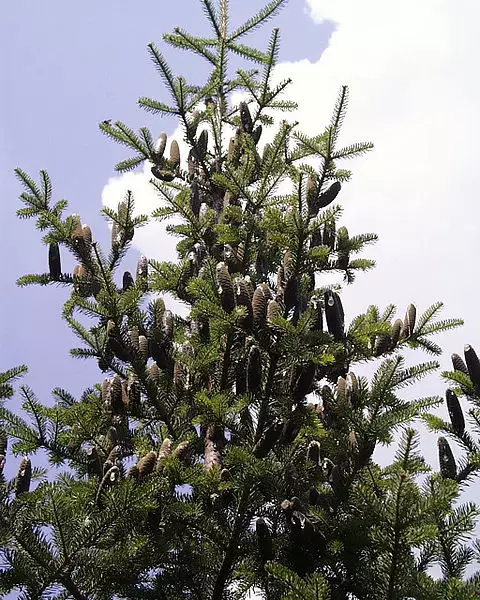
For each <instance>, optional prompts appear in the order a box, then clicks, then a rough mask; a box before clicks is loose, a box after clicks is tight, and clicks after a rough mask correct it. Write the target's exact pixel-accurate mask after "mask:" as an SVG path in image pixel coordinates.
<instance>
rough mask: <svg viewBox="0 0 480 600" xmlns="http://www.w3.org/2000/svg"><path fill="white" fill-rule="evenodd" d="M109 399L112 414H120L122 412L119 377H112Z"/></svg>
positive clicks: (120, 381)
mask: <svg viewBox="0 0 480 600" xmlns="http://www.w3.org/2000/svg"><path fill="white" fill-rule="evenodd" d="M110 399H111V403H112V410H113V413H114V414H117V415H119V414H122V413H123V410H124V406H123V395H122V380H121V379H120V376H119V375H114V376H113V378H112V382H111V388H110Z"/></svg>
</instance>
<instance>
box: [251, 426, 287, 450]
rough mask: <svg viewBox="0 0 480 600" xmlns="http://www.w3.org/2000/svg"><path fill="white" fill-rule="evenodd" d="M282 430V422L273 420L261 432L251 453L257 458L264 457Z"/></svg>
mask: <svg viewBox="0 0 480 600" xmlns="http://www.w3.org/2000/svg"><path fill="white" fill-rule="evenodd" d="M282 430H283V424H282V423H280V422H275V423H273V424H272V425H270V427H267V429H266V430H265V431H264V432H263V434H262V436H261V438H260V439H259V440H258V442H257V443H256V444H255V446H254V448H253V455H254V456H256V457H257V458H265V457H266V456H267V454H268V453H269V452H270V450H272V448H273V447H274V446H275V444H276V443H277V441H278V438H279V437H280V434H281V433H282Z"/></svg>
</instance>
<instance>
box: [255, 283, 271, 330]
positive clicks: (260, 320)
mask: <svg viewBox="0 0 480 600" xmlns="http://www.w3.org/2000/svg"><path fill="white" fill-rule="evenodd" d="M270 297H271V294H270V290H269V288H268V286H267V285H266V284H261V285H259V286H258V287H257V288H256V290H255V291H254V292H253V300H252V308H253V323H254V324H255V325H256V326H257V327H262V326H263V325H264V324H265V321H266V319H267V304H268V301H269V299H270Z"/></svg>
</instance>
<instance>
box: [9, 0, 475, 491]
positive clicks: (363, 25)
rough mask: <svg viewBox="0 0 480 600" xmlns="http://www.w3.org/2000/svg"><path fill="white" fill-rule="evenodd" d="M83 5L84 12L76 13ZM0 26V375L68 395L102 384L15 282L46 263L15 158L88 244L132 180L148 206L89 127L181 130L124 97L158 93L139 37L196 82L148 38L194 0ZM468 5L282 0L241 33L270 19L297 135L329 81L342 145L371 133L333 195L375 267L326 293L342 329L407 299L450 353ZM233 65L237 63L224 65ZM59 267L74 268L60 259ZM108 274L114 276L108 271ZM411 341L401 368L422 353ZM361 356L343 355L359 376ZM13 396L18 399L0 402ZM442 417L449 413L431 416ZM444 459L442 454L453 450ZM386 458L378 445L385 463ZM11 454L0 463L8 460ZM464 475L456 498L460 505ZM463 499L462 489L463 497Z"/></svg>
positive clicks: (47, 298)
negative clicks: (340, 113)
mask: <svg viewBox="0 0 480 600" xmlns="http://www.w3.org/2000/svg"><path fill="white" fill-rule="evenodd" d="M258 6H259V3H258V2H257V0H248V1H245V0H242V1H240V0H232V1H231V9H232V13H233V14H232V22H233V23H238V22H239V21H241V20H242V18H245V17H246V16H248V15H250V14H251V13H252V11H253V10H254V9H255V8H257V7H258ZM86 7H88V10H85V8H86ZM0 10H1V13H0V14H1V19H0V51H1V53H2V56H3V57H6V56H8V59H4V60H3V61H2V62H1V64H0V77H1V81H2V82H3V83H4V86H3V89H4V90H8V93H4V94H2V95H1V97H0V173H1V176H0V194H1V202H0V218H1V222H2V224H3V236H2V240H1V242H0V243H1V244H2V254H3V256H4V257H5V258H4V263H3V273H2V283H1V291H2V294H1V300H0V339H1V344H0V369H1V370H4V369H6V368H8V367H10V366H12V365H16V364H21V363H26V364H28V366H29V369H30V372H29V375H28V376H27V377H25V383H28V384H29V385H31V386H32V387H33V388H34V390H35V392H36V393H37V395H38V397H39V399H40V400H42V401H45V402H50V390H51V389H52V388H53V387H56V386H58V387H63V388H66V389H68V390H70V391H72V392H73V393H74V394H77V395H78V394H80V393H81V391H82V390H83V389H84V388H86V387H88V386H90V385H92V383H94V382H97V381H100V380H101V379H100V377H99V372H98V370H97V368H96V364H95V362H94V361H92V362H83V361H79V360H75V359H73V358H70V357H69V355H68V351H69V348H71V347H72V346H76V345H78V344H77V341H76V340H75V338H74V337H73V335H72V334H71V333H70V332H69V330H68V329H67V327H66V326H65V325H64V324H63V323H61V322H60V321H59V318H58V316H59V313H60V311H61V307H62V305H63V302H64V301H65V300H66V299H67V297H68V292H67V291H66V290H63V289H61V288H58V289H57V288H54V287H48V288H36V287H31V288H23V289H20V288H16V287H15V280H16V278H17V277H19V276H20V275H22V274H24V273H37V272H44V271H46V270H47V250H46V248H44V247H42V245H41V243H40V234H39V232H38V231H36V230H35V228H34V226H33V223H30V222H23V221H19V220H18V219H17V218H16V216H15V210H16V209H17V208H19V207H20V202H19V200H18V199H17V197H18V195H19V193H20V191H21V189H20V186H19V184H18V182H17V181H16V180H15V178H14V176H13V173H12V171H13V169H14V168H15V167H17V166H21V167H22V168H23V169H24V170H26V171H27V172H29V173H30V174H32V175H34V176H35V174H36V173H38V171H39V170H40V169H47V170H48V172H49V173H50V175H51V178H52V181H53V185H54V195H55V198H56V199H60V198H66V199H68V200H69V202H70V211H71V212H72V213H73V212H77V213H80V215H81V218H82V221H83V222H87V223H89V224H90V226H91V227H92V230H93V233H94V237H95V238H96V239H97V240H98V241H99V242H100V243H101V244H103V245H105V246H106V244H108V241H109V231H108V227H107V225H106V223H105V222H104V221H103V220H102V219H101V217H99V214H98V213H99V210H100V209H101V207H102V204H106V205H112V204H116V203H117V202H118V200H120V199H121V198H122V197H123V195H124V192H125V190H126V189H132V190H133V192H134V194H135V198H136V202H137V207H138V209H139V212H146V211H148V210H151V209H152V208H154V207H155V206H157V205H158V201H157V199H156V198H155V197H154V196H152V193H151V191H150V190H149V187H148V185H147V182H148V178H149V175H148V172H147V173H145V172H144V170H143V169H139V170H138V171H137V172H135V173H133V174H128V175H126V176H122V177H118V176H116V175H115V173H114V171H113V165H114V164H115V163H116V162H118V161H119V160H121V159H122V158H125V156H126V155H125V152H124V149H123V148H122V147H121V146H118V145H115V144H112V143H110V142H109V141H108V140H107V139H106V138H104V136H103V135H102V134H101V133H100V132H99V130H98V126H97V124H98V122H100V121H102V120H103V119H113V120H117V119H119V120H121V121H123V122H126V123H128V124H129V125H130V126H132V127H134V128H138V127H140V126H143V125H146V126H148V127H150V128H151V129H152V131H153V132H154V133H155V132H156V133H157V134H158V133H160V131H166V132H167V133H168V134H169V136H173V137H179V131H178V130H177V129H176V124H175V123H174V122H173V121H168V120H165V119H163V120H162V119H159V118H158V117H152V116H151V115H149V114H147V113H145V112H143V111H141V110H140V109H139V108H138V107H137V106H136V99H137V98H138V97H139V96H153V97H155V98H158V99H160V100H162V99H166V97H167V96H166V93H165V91H164V90H163V88H162V84H161V81H160V79H159V77H158V75H157V73H156V72H155V70H154V68H153V66H152V65H151V64H150V62H149V60H148V58H147V52H146V45H147V44H148V43H149V42H151V41H155V42H156V43H157V44H158V45H159V46H161V48H162V51H163V50H165V54H166V56H167V58H168V59H169V61H170V64H171V65H172V68H173V69H174V70H175V72H181V73H182V74H184V75H185V76H186V77H187V78H193V79H194V80H195V78H197V77H202V75H204V71H202V63H201V62H199V59H196V58H193V59H190V58H189V57H188V54H186V53H179V52H178V51H173V50H171V49H169V48H164V46H163V45H162V43H161V34H162V33H164V32H167V31H170V30H171V29H172V28H173V27H174V26H175V25H181V26H182V27H183V28H184V29H186V30H188V31H192V32H194V33H202V32H203V31H204V29H202V28H204V22H203V18H202V14H201V10H200V9H199V7H198V5H197V3H196V2H194V0H177V2H175V3H160V2H153V1H151V0H146V1H144V2H143V3H142V10H138V8H137V7H134V6H133V4H132V5H129V4H127V3H125V5H124V6H122V8H121V10H118V3H114V2H113V1H112V0H105V1H104V2H102V3H95V2H93V1H91V0H90V2H86V3H82V5H81V7H80V5H73V4H70V3H63V2H61V1H60V0H51V2H50V3H49V5H48V9H46V8H45V7H44V6H40V5H39V4H38V3H36V2H34V0H29V1H28V0H23V1H22V0H20V1H18V2H15V3H3V6H2V7H1V9H0ZM479 17H480V6H479V5H478V3H477V2H475V0H462V2H461V3H459V2H454V0H422V2H421V3H419V2H418V1H415V0H402V2H399V1H397V0H389V1H385V0H362V2H358V0H306V1H304V0H290V3H289V5H288V6H287V8H285V9H284V11H283V12H282V13H281V14H280V16H278V17H277V18H276V19H275V20H274V21H272V22H271V23H270V24H269V25H267V26H266V27H265V28H264V29H262V30H260V31H259V32H257V33H255V34H252V35H251V36H250V38H249V39H248V41H249V42H251V43H252V44H254V45H257V44H259V45H264V44H265V43H266V39H268V36H269V33H270V30H271V28H272V27H273V26H279V27H280V32H281V39H282V46H281V52H280V64H279V65H278V67H277V70H276V77H278V78H284V77H292V78H293V80H294V81H293V84H292V85H291V87H290V89H289V91H288V93H287V94H286V97H288V98H290V99H294V100H296V101H297V102H298V103H299V105H300V108H299V110H298V112H297V113H296V114H291V115H290V116H289V118H290V117H291V118H292V119H296V120H298V121H299V122H300V128H301V129H302V130H303V131H305V132H307V133H309V134H315V133H320V132H321V131H322V130H323V128H324V126H325V125H326V124H327V123H328V119H329V116H330V112H331V110H332V107H333V104H334V102H335V98H336V95H337V92H338V89H339V88H340V86H341V85H343V84H346V85H348V86H349V88H350V108H349V112H348V114H347V119H346V120H345V124H344V129H343V137H342V142H343V143H344V144H345V145H346V144H348V143H350V142H353V141H363V140H368V141H372V142H373V143H374V144H375V150H374V151H373V152H371V153H369V154H367V155H366V156H365V157H362V158H359V159H355V161H354V162H351V163H349V164H346V165H345V166H347V167H349V168H351V169H352V171H353V178H352V181H351V182H350V183H348V184H346V185H345V186H344V188H343V190H342V193H341V196H339V200H340V201H341V204H342V206H343V207H344V215H343V217H342V224H345V225H346V226H347V228H348V230H349V232H350V234H351V235H353V234H356V233H362V232H375V233H377V234H378V235H379V242H378V243H377V244H376V246H373V247H369V248H367V249H366V250H365V251H364V253H363V255H364V256H366V257H368V258H374V259H375V260H376V261H377V266H376V268H375V270H373V271H371V272H368V273H364V274H359V275H358V276H357V279H356V281H355V283H354V284H353V285H352V286H349V287H348V288H346V289H345V290H344V292H343V294H342V299H343V303H344V307H345V314H346V319H347V322H348V321H349V320H352V319H353V318H354V317H355V316H356V315H358V314H359V313H361V312H364V311H365V310H366V309H367V307H368V306H369V305H370V304H372V303H374V304H376V305H378V306H379V307H380V308H381V309H382V308H384V307H385V306H387V305H388V304H390V303H394V304H395V305H396V306H397V307H398V312H399V315H398V316H400V317H403V315H404V312H405V309H406V307H407V305H408V304H409V303H410V302H413V303H414V304H415V305H416V306H417V310H418V311H419V312H420V313H421V312H423V311H424V310H425V309H426V308H428V307H429V306H430V305H431V304H433V303H434V302H436V301H437V300H441V301H443V302H444V304H445V308H444V311H443V313H442V316H443V317H444V318H451V317H452V318H453V317H459V318H463V319H464V320H465V325H464V327H462V328H460V329H458V330H456V331H453V332H450V333H446V334H442V335H441V336H438V338H436V339H435V341H437V342H438V343H439V344H440V345H441V346H442V348H443V349H444V353H443V355H442V356H441V357H440V359H439V360H440V363H441V369H442V370H443V369H445V370H449V369H450V368H451V363H450V358H449V357H450V354H451V353H452V352H457V353H459V354H462V352H463V347H464V345H465V344H467V343H468V344H472V345H473V346H474V347H477V350H478V351H479V352H480V322H479V319H478V316H477V295H478V291H479V289H478V288H479V286H478V283H477V274H476V271H475V266H474V256H475V250H476V242H477V239H478V231H479V225H478V223H479V217H480V208H479V207H478V197H479V196H480V194H479V191H480V190H479V187H480V186H479V184H478V182H477V176H476V160H477V158H476V152H475V150H476V142H477V140H478V138H479V134H480V116H479V115H478V109H477V107H478V106H479V103H480V102H479V101H480V80H479V76H478V74H477V73H478V69H477V56H478V55H479V50H480V48H479V46H480V40H479V38H478V35H477V32H476V23H478V18H479ZM232 66H233V67H235V66H236V64H235V63H232ZM174 244H175V242H174V241H173V240H172V239H170V238H168V237H167V236H165V234H164V231H163V229H162V227H161V226H159V225H158V224H153V225H151V226H149V227H146V228H144V229H143V230H142V231H141V234H140V235H137V236H136V239H135V248H134V251H132V252H131V253H130V255H129V256H128V258H127V260H126V261H125V263H124V265H125V266H124V269H128V270H134V267H135V264H136V261H137V259H138V256H139V255H140V254H145V255H146V256H148V257H149V258H156V259H167V258H168V259H169V258H170V257H172V256H173V250H174ZM64 264H65V268H66V269H72V268H73V262H71V263H69V262H68V260H65V261H64ZM120 274H121V272H120V273H119V276H120ZM429 359H430V357H429V356H428V355H425V354H422V353H421V352H420V351H417V352H415V353H412V354H411V355H410V354H409V356H408V362H409V364H411V363H414V362H421V361H425V360H429ZM374 366H376V365H373V366H368V367H365V366H359V367H358V368H357V369H355V370H356V372H357V374H360V375H369V374H371V372H372V369H373V367H374ZM445 387H446V386H445V384H444V382H443V381H442V380H441V378H440V377H439V376H434V377H429V378H428V380H425V381H424V382H422V383H421V384H418V385H415V386H414V387H413V388H410V389H409V390H408V391H407V392H406V393H405V397H408V398H413V397H422V396H430V395H443V394H444V391H445ZM13 402H14V403H17V404H18V402H19V400H18V396H16V398H15V399H14V400H13ZM440 414H441V415H442V416H443V417H445V418H446V417H447V412H446V409H444V408H443V409H442V410H441V411H440ZM421 447H422V451H423V452H424V454H425V456H426V458H427V459H428V460H429V462H430V463H431V464H432V465H434V466H435V468H436V467H437V458H436V439H435V436H433V435H430V434H426V433H425V432H424V430H422V446H421ZM454 452H455V453H456V454H458V451H457V449H455V448H454ZM390 455H391V452H389V450H386V449H384V448H380V449H379V450H378V451H377V453H376V457H377V458H378V460H379V461H381V462H383V461H386V460H387V459H388V457H389V456H390ZM18 460H19V459H17V461H15V459H12V458H9V465H8V467H9V471H8V472H14V471H15V469H16V465H17V464H18ZM476 492H478V485H475V486H471V487H470V489H469V490H468V491H467V493H466V494H465V499H469V498H473V497H474V495H475V493H476ZM477 495H478V493H477Z"/></svg>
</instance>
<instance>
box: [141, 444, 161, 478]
mask: <svg viewBox="0 0 480 600" xmlns="http://www.w3.org/2000/svg"><path fill="white" fill-rule="evenodd" d="M156 462H157V453H156V452H155V451H154V450H150V452H147V454H145V456H143V457H142V458H141V459H140V460H139V462H138V471H139V473H140V477H146V476H147V475H150V473H152V472H153V469H154V468H155V463H156Z"/></svg>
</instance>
